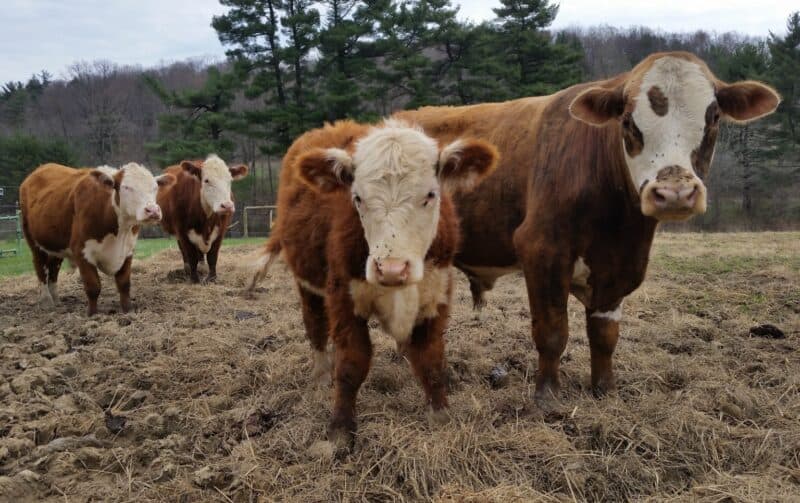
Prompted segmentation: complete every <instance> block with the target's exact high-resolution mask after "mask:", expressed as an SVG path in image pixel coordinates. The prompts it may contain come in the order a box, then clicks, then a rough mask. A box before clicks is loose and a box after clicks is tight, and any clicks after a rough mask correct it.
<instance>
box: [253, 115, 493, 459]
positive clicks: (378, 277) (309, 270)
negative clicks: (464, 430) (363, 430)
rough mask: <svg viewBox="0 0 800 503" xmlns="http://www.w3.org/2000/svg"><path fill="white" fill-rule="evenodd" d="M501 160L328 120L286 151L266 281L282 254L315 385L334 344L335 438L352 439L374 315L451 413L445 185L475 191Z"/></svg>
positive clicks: (452, 245) (454, 241) (407, 133)
mask: <svg viewBox="0 0 800 503" xmlns="http://www.w3.org/2000/svg"><path fill="white" fill-rule="evenodd" d="M496 159H497V153H496V150H495V149H494V147H493V146H492V145H490V144H488V143H487V142H484V141H480V140H471V139H457V140H455V141H453V142H451V143H449V144H448V145H446V146H444V147H443V148H439V146H438V145H437V143H436V141H435V140H433V139H431V138H429V137H428V136H426V135H424V134H423V133H422V131H421V130H420V129H418V128H416V127H413V126H411V125H409V124H406V123H404V122H400V121H395V120H389V121H386V122H383V123H381V124H379V125H377V126H367V125H363V124H358V123H355V122H352V121H341V122H337V123H335V124H333V125H331V124H328V125H325V126H324V127H323V128H321V129H316V130H312V131H310V132H307V133H305V134H304V135H302V136H300V137H299V138H298V139H297V140H296V141H295V142H294V143H293V145H292V146H291V148H289V150H288V152H287V154H286V156H285V157H284V160H283V165H282V170H281V179H280V185H279V190H278V218H277V220H276V222H275V225H274V226H273V229H272V233H271V236H270V239H269V240H268V242H267V245H266V247H265V248H264V250H263V253H262V254H261V256H260V257H259V259H258V260H259V261H260V262H259V264H260V265H259V267H260V269H259V273H260V274H262V275H263V274H264V273H265V272H266V268H267V267H269V264H270V263H271V262H272V261H273V260H274V259H275V257H277V256H278V254H281V253H282V256H283V258H284V260H285V261H286V263H287V264H288V266H289V268H290V269H291V271H292V273H293V274H294V277H295V279H296V282H297V286H298V290H299V292H300V298H301V303H302V313H303V322H304V325H305V328H306V335H307V336H308V339H309V342H310V344H311V347H312V352H313V361H314V365H313V370H312V379H313V380H315V381H317V383H318V384H322V383H326V382H328V380H329V379H330V372H331V369H330V363H329V361H328V357H327V354H326V348H327V345H328V339H329V338H330V339H331V340H332V341H333V346H334V360H335V361H334V366H333V374H334V375H333V378H334V405H333V413H332V417H331V420H330V423H329V427H328V436H329V439H331V440H332V441H333V442H334V443H335V444H336V445H338V446H342V445H344V446H349V445H351V442H352V440H353V433H354V432H355V429H356V424H355V401H356V394H357V392H358V389H359V387H360V386H361V384H362V383H363V382H364V379H365V378H366V376H367V372H368V370H369V367H370V361H371V357H372V343H371V341H370V335H369V327H368V325H367V322H368V320H369V319H370V318H371V317H375V318H377V320H378V321H379V322H380V324H381V326H382V327H383V329H384V331H385V332H387V333H388V334H390V335H391V336H392V337H393V338H394V340H395V341H396V343H397V345H398V349H399V350H400V351H401V352H402V353H403V354H405V355H406V357H407V358H408V360H409V362H410V363H411V367H412V369H413V372H414V373H415V374H416V376H417V378H418V379H419V381H420V383H421V385H422V388H423V390H424V393H425V396H426V399H427V403H428V405H429V406H430V408H431V411H432V415H433V417H434V419H442V415H444V416H445V417H446V413H445V412H444V410H445V408H446V406H447V397H446V392H445V373H444V371H445V363H444V361H445V360H444V337H443V332H444V330H445V326H446V324H447V319H448V314H449V303H450V296H451V291H452V274H451V272H452V270H453V269H452V267H451V266H452V260H453V257H454V256H455V253H456V251H457V247H458V242H459V238H458V223H457V221H456V215H455V213H454V210H453V206H452V204H451V202H450V198H449V197H448V196H447V195H446V194H444V193H443V192H442V187H443V186H448V187H451V190H456V189H461V190H467V189H469V188H470V187H472V186H474V185H476V184H477V183H479V182H480V180H481V179H482V178H484V177H485V176H486V175H488V174H489V173H491V171H492V170H493V169H494V167H495V165H496Z"/></svg>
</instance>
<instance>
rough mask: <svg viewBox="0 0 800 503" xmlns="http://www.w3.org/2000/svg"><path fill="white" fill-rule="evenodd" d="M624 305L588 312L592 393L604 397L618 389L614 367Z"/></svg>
mask: <svg viewBox="0 0 800 503" xmlns="http://www.w3.org/2000/svg"><path fill="white" fill-rule="evenodd" d="M621 317H622V304H621V303H620V304H618V305H617V306H615V307H611V308H609V309H606V310H602V309H601V310H590V309H587V310H586V333H587V335H588V336H589V349H590V351H591V358H592V391H593V392H594V394H595V395H597V396H602V395H605V394H606V393H608V392H609V391H612V390H614V389H615V388H616V387H617V381H616V378H615V377H614V369H613V366H612V357H613V355H614V349H615V348H616V347H617V340H618V339H619V321H620V319H621Z"/></svg>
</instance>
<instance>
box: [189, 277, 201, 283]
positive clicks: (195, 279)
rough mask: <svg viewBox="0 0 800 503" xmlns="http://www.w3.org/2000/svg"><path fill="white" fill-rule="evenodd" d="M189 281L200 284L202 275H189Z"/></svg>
mask: <svg viewBox="0 0 800 503" xmlns="http://www.w3.org/2000/svg"><path fill="white" fill-rule="evenodd" d="M189 282H190V283H191V284H193V285H198V284H200V276H196V275H195V276H190V277H189Z"/></svg>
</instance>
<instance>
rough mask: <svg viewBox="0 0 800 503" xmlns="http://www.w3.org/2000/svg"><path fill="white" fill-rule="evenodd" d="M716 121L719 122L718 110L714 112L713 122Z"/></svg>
mask: <svg viewBox="0 0 800 503" xmlns="http://www.w3.org/2000/svg"><path fill="white" fill-rule="evenodd" d="M717 122H719V112H716V113H715V114H714V124H716V123H717Z"/></svg>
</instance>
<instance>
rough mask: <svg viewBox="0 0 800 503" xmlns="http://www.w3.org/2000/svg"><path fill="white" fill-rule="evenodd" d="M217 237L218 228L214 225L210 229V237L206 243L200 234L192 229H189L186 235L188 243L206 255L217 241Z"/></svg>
mask: <svg viewBox="0 0 800 503" xmlns="http://www.w3.org/2000/svg"><path fill="white" fill-rule="evenodd" d="M217 236H219V227H218V226H216V225H215V226H214V228H213V229H211V235H210V236H208V241H206V240H204V239H203V236H202V234H198V233H197V232H195V230H194V229H189V232H188V234H187V237H188V238H189V241H191V242H192V244H194V245H195V246H196V247H197V249H198V250H200V251H201V252H203V253H208V250H210V249H211V245H212V244H214V241H216V240H217Z"/></svg>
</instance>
